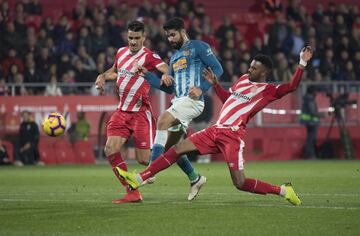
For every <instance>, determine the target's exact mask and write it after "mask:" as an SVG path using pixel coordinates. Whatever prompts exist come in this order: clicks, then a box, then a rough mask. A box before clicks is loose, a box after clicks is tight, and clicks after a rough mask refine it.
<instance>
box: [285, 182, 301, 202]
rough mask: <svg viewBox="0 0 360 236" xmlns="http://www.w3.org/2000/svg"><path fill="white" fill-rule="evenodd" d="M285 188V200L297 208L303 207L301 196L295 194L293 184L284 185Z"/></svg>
mask: <svg viewBox="0 0 360 236" xmlns="http://www.w3.org/2000/svg"><path fill="white" fill-rule="evenodd" d="M282 187H284V188H285V191H286V193H285V196H284V197H285V199H286V200H287V201H288V202H290V203H291V204H293V205H295V206H299V205H301V200H300V198H299V196H298V195H297V194H296V193H295V191H294V188H293V187H292V184H291V183H285V184H283V185H282Z"/></svg>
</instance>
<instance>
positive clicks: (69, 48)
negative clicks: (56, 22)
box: [58, 32, 75, 54]
mask: <svg viewBox="0 0 360 236" xmlns="http://www.w3.org/2000/svg"><path fill="white" fill-rule="evenodd" d="M58 45H59V46H58V53H60V54H64V53H67V54H71V53H72V52H74V49H75V43H74V35H73V33H72V32H67V33H66V35H65V37H62V38H61V39H60V40H59V44H58Z"/></svg>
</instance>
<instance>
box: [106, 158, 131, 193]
mask: <svg viewBox="0 0 360 236" xmlns="http://www.w3.org/2000/svg"><path fill="white" fill-rule="evenodd" d="M107 159H108V161H109V162H110V164H111V167H112V170H113V172H114V174H115V176H116V177H117V178H118V179H119V181H120V183H121V184H122V185H123V186H124V187H125V189H126V192H127V193H132V192H133V191H131V190H130V189H129V187H128V185H127V183H126V182H125V181H124V180H123V179H122V178H121V177H120V176H119V175H118V174H117V171H115V168H116V167H119V168H120V169H122V170H125V171H127V165H126V163H125V161H124V160H123V158H122V157H121V154H120V153H119V152H118V153H114V154H112V155H110V156H108V157H107Z"/></svg>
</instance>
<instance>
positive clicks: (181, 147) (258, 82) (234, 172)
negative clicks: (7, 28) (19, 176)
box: [117, 47, 313, 205]
mask: <svg viewBox="0 0 360 236" xmlns="http://www.w3.org/2000/svg"><path fill="white" fill-rule="evenodd" d="M312 55H313V51H312V49H311V48H310V47H305V48H303V49H302V51H301V52H300V62H299V67H298V68H297V69H296V71H295V73H294V75H293V76H292V79H291V81H290V82H289V83H283V84H280V85H273V84H268V83H266V78H267V76H268V75H269V73H271V70H272V61H271V59H270V58H269V57H268V56H265V55H257V56H255V58H254V59H253V61H252V62H251V64H250V68H249V70H248V74H245V75H243V76H241V77H240V78H239V79H238V80H237V81H236V82H235V84H234V85H233V86H232V87H231V88H230V89H229V91H226V90H224V89H223V88H222V87H221V86H220V85H219V82H218V79H217V77H216V75H214V73H213V72H212V71H211V70H209V69H204V77H205V78H206V79H207V80H208V81H209V83H211V84H213V85H214V89H215V92H216V94H217V95H218V97H219V98H220V100H221V101H222V102H223V103H224V105H223V106H222V108H221V111H220V115H219V118H218V120H217V122H216V124H215V125H213V126H210V127H209V128H207V129H204V130H201V131H199V132H197V133H195V134H193V135H191V136H190V137H189V138H187V139H185V140H183V141H181V142H180V143H178V144H176V145H175V146H174V147H172V148H170V149H169V150H168V151H167V152H166V153H164V154H163V155H162V156H161V157H160V158H158V159H157V160H156V161H154V162H152V163H151V165H150V166H149V167H148V168H147V169H146V170H144V171H143V172H141V173H140V174H135V173H128V172H125V171H122V170H120V169H117V170H118V171H119V175H120V176H121V177H122V178H123V179H124V180H125V181H126V182H127V183H128V184H129V187H131V188H133V189H136V188H138V187H140V186H142V185H143V184H144V183H145V182H144V181H146V180H147V179H148V178H149V177H151V176H153V175H155V174H156V173H158V172H160V171H161V170H163V169H166V168H168V167H169V166H170V165H172V163H174V162H176V160H177V159H178V158H179V156H181V155H183V154H185V153H188V152H192V151H197V152H199V153H200V154H215V153H222V154H223V155H224V157H225V160H226V162H227V164H228V168H229V171H230V175H231V179H232V182H233V184H234V186H235V187H236V188H237V189H239V190H242V191H246V192H251V193H257V194H268V193H269V194H276V195H280V196H282V197H284V198H285V199H286V200H287V201H289V202H290V203H291V204H293V205H300V204H301V200H300V198H299V197H298V196H297V194H296V193H295V191H294V189H293V187H292V185H291V184H290V183H286V184H283V185H281V186H277V185H272V184H269V183H265V182H263V181H260V180H258V179H252V178H246V177H245V170H244V159H243V149H244V146H245V143H244V141H243V140H244V135H245V129H246V124H247V123H248V122H249V120H250V118H252V117H253V116H254V115H255V114H256V113H257V112H259V111H260V110H261V109H263V108H264V107H265V106H266V105H268V104H269V103H271V102H273V101H275V100H278V99H280V98H282V97H283V96H285V95H286V94H288V93H290V92H292V91H294V90H295V89H296V88H297V87H298V86H299V83H300V80H301V76H302V74H303V71H304V69H305V66H306V65H307V62H308V61H309V60H310V59H311V57H312Z"/></svg>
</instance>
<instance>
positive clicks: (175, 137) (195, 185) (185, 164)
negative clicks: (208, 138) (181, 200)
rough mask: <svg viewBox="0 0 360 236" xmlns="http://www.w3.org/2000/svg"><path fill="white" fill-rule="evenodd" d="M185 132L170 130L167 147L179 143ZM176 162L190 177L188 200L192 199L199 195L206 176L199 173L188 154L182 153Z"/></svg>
mask: <svg viewBox="0 0 360 236" xmlns="http://www.w3.org/2000/svg"><path fill="white" fill-rule="evenodd" d="M183 134H184V132H183V131H182V129H180V130H178V131H169V137H168V141H167V143H166V147H165V149H166V150H168V149H169V148H170V147H172V146H174V145H175V144H176V143H178V142H179V141H180V139H181V138H182V136H183ZM176 163H177V164H178V166H179V167H180V169H181V170H182V171H183V172H184V173H185V174H186V175H187V177H188V178H189V181H190V191H189V195H188V200H189V201H191V200H193V199H194V198H195V197H196V196H197V195H198V193H199V191H200V189H201V187H202V186H203V185H204V184H205V183H206V177H205V176H201V175H199V174H198V173H197V171H196V170H195V168H194V167H193V165H192V164H191V162H190V161H189V159H188V157H187V155H186V154H183V155H181V156H180V158H179V159H178V160H177V161H176Z"/></svg>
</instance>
